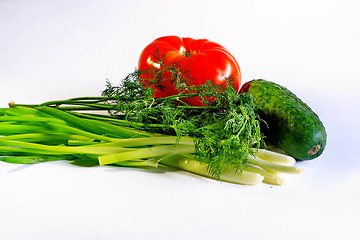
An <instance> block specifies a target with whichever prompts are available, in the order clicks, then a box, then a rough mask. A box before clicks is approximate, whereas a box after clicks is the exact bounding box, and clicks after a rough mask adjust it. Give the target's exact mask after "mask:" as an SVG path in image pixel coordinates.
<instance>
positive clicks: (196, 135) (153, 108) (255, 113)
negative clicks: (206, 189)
mask: <svg viewBox="0 0 360 240" xmlns="http://www.w3.org/2000/svg"><path fill="white" fill-rule="evenodd" d="M214 59H215V60H214ZM207 61H209V62H207ZM264 81H265V80H264ZM265 82H266V84H274V83H271V82H268V81H265ZM240 85H241V77H240V68H239V66H238V63H237V62H236V60H235V58H234V57H233V56H232V55H231V54H230V53H229V52H228V51H227V50H226V49H225V48H223V47H222V46H220V45H218V44H216V43H213V42H210V41H208V40H193V39H189V38H184V39H181V38H178V37H174V36H169V37H163V38H160V39H157V40H155V41H154V42H153V43H151V44H150V45H149V46H147V47H146V48H145V49H144V51H143V53H142V54H141V56H140V60H139V68H138V69H137V70H136V71H134V72H133V73H131V74H129V75H128V76H127V77H126V78H124V79H123V80H122V81H121V82H120V84H119V85H113V84H111V83H110V82H107V85H106V89H105V90H104V91H103V92H102V95H101V96H96V97H78V98H72V99H66V100H56V101H49V102H45V103H42V104H34V105H26V104H15V103H10V104H9V106H10V108H1V109H0V160H1V161H4V162H8V163H17V164H33V163H40V162H47V161H57V160H68V161H69V162H71V163H73V164H75V165H79V166H96V165H111V166H121V167H135V168H162V169H164V170H166V169H179V170H185V171H188V172H192V173H195V174H198V175H201V176H205V177H209V178H213V179H216V180H221V181H226V182H231V183H238V184H246V185H256V184H259V183H261V182H265V183H268V184H273V185H281V184H283V183H284V179H283V178H282V177H281V175H280V174H281V173H300V172H301V171H302V169H300V168H298V167H296V166H295V163H296V160H297V159H298V158H296V157H294V156H290V155H291V154H290V155H289V154H288V155H286V154H284V153H283V152H287V149H286V148H293V147H292V146H291V143H288V142H289V141H288V140H287V143H288V145H286V146H285V147H283V148H282V151H283V152H282V153H279V152H274V151H270V150H269V149H268V142H269V141H267V140H268V136H266V135H264V134H265V133H267V132H269V131H270V132H271V130H272V126H271V125H266V124H265V126H266V127H267V128H268V129H267V130H268V131H264V126H263V124H262V123H263V122H266V121H264V117H265V118H266V114H268V113H267V112H266V114H263V113H264V111H261V110H263V109H262V108H261V105H262V103H261V102H259V100H258V99H259V98H261V94H258V95H256V94H254V93H252V92H251V91H250V89H251V88H249V86H248V84H245V85H244V86H246V88H244V87H243V88H242V91H239V90H240ZM277 94H278V93H277ZM254 95H256V96H254ZM287 97H288V98H296V96H295V95H291V96H290V97H289V96H287ZM279 99H280V98H279ZM273 101H276V96H275V97H274V98H273ZM281 101H283V99H282V98H281ZM296 102H297V101H296ZM292 107H295V108H296V106H295V104H294V105H293V106H292ZM308 113H311V114H314V113H313V112H311V110H309V109H307V110H306V112H301V113H297V114H298V115H299V116H308ZM268 115H271V114H268ZM283 115H284V114H283ZM312 116H315V115H312ZM282 117H286V116H282ZM288 117H289V119H290V118H291V116H288ZM269 119H270V120H271V118H267V121H269V122H270V120H269ZM304 119H312V118H311V117H306V118H305V117H304ZM316 121H318V122H320V120H319V119H316ZM320 123H321V122H320ZM296 124H299V127H298V128H301V127H302V126H301V122H296ZM313 126H315V125H314V124H313ZM316 126H317V125H316ZM321 126H322V125H321ZM319 131H321V132H323V133H324V134H323V135H322V136H323V138H322V140H323V141H322V142H321V146H320V145H319V144H318V145H316V149H315V150H316V156H318V155H320V154H321V152H322V150H323V148H324V147H325V142H326V133H325V129H322V128H321V129H320V130H319ZM274 134H275V135H276V133H272V135H274ZM291 134H293V133H292V132H289V133H288V135H291ZM308 135H309V136H310V135H311V134H310V133H309V134H308ZM287 137H288V136H287ZM271 144H275V145H278V144H276V142H272V143H271ZM294 144H295V145H297V144H298V143H297V142H294ZM305 145H306V144H305ZM304 147H307V145H306V146H304ZM298 148H299V147H298V146H297V148H296V150H297V149H298ZM300 148H301V147H300ZM310 153H313V152H311V151H310ZM313 155H314V154H313Z"/></svg>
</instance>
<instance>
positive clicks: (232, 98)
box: [102, 68, 262, 178]
mask: <svg viewBox="0 0 360 240" xmlns="http://www.w3.org/2000/svg"><path fill="white" fill-rule="evenodd" d="M175 69H176V68H175ZM167 71H169V69H167ZM141 74H142V73H141V72H138V71H135V72H134V73H131V74H129V75H128V76H127V77H126V78H125V79H123V81H121V83H120V84H119V85H112V84H111V83H110V82H107V85H106V89H105V90H104V91H103V94H102V95H103V96H104V97H106V98H107V99H108V102H107V103H108V104H110V105H112V106H114V108H112V109H111V111H110V113H111V115H112V116H113V117H116V118H118V119H123V120H125V121H129V122H133V123H140V125H137V126H138V127H139V128H141V129H142V130H146V131H152V132H158V133H166V134H172V135H176V136H177V137H178V139H180V138H181V137H185V136H190V137H193V138H194V143H195V156H196V160H198V161H201V162H204V163H207V164H208V166H209V169H208V170H209V172H210V173H211V174H212V175H213V176H214V177H215V178H218V177H219V176H220V175H221V173H222V171H223V170H224V169H225V168H226V167H233V168H234V169H236V171H238V172H241V171H242V170H243V169H244V167H245V166H246V161H247V159H248V155H249V154H251V152H252V151H251V149H252V148H253V147H256V148H258V147H260V144H261V140H262V136H261V133H260V125H259V118H258V116H257V115H256V113H255V103H254V100H253V97H252V96H251V95H250V94H248V93H238V92H236V90H235V89H234V88H233V87H231V84H227V85H226V86H216V85H214V84H213V83H212V82H211V81H207V82H206V84H204V85H202V86H188V85H187V84H186V82H187V81H186V79H183V80H182V76H181V75H180V76H179V74H178V72H177V71H173V72H172V76H173V78H174V79H175V80H176V84H177V85H176V86H177V88H178V89H179V92H180V93H179V94H177V95H173V96H168V97H166V98H154V97H153V92H152V88H151V87H147V86H144V85H143V84H142V82H141V81H142V79H141V78H140V76H141ZM229 81H230V80H229ZM194 96H196V97H199V98H200V99H201V100H202V102H203V103H204V106H189V105H187V104H186V103H185V102H184V101H183V100H184V99H186V98H191V97H194Z"/></svg>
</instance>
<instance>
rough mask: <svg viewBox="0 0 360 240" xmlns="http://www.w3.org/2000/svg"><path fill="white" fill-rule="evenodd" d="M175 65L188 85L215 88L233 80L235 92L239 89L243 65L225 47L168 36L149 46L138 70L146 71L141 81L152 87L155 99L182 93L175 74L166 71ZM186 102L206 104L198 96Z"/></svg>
mask: <svg viewBox="0 0 360 240" xmlns="http://www.w3.org/2000/svg"><path fill="white" fill-rule="evenodd" d="M174 65H175V66H177V67H178V70H179V71H180V73H181V76H182V77H183V78H184V79H186V84H187V85H188V86H201V85H203V84H205V83H206V81H208V80H209V81H212V82H213V83H214V84H215V85H224V84H229V80H231V82H230V84H231V85H232V86H233V87H234V89H235V90H236V91H239V90H240V86H241V72H240V66H239V64H238V63H237V61H236V59H235V58H234V56H233V55H231V53H230V52H229V51H228V50H227V49H226V48H224V47H223V46H221V45H220V44H218V43H215V42H212V41H209V40H207V39H193V38H180V37H177V36H165V37H160V38H158V39H156V40H154V41H153V42H151V43H150V44H149V45H148V46H146V47H145V49H144V50H143V51H142V53H141V55H140V58H139V63H138V70H139V71H142V72H143V74H141V75H140V79H141V81H142V83H143V84H144V86H145V87H151V88H153V90H154V97H155V98H163V97H167V96H171V95H176V94H178V93H179V90H178V89H177V88H176V83H175V81H174V79H173V78H172V76H173V75H172V74H173V73H172V72H171V71H170V70H169V71H167V70H166V67H170V66H174ZM161 70H164V71H162V72H161V76H158V75H156V73H158V72H159V71H161ZM154 75H156V76H154ZM154 80H155V81H156V82H155V83H154V82H153V81H154ZM183 101H184V102H186V103H187V104H189V105H192V106H201V105H203V103H202V101H201V100H200V98H199V97H192V98H187V99H184V100H183Z"/></svg>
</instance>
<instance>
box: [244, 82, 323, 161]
mask: <svg viewBox="0 0 360 240" xmlns="http://www.w3.org/2000/svg"><path fill="white" fill-rule="evenodd" d="M241 92H248V93H250V94H251V95H252V96H253V97H254V99H255V104H256V107H257V112H258V114H259V116H260V118H261V119H263V120H264V121H265V124H263V126H262V131H263V134H264V135H265V137H266V139H265V141H268V142H270V143H271V144H274V145H275V146H277V147H279V148H280V149H281V150H283V151H284V152H285V153H286V154H288V155H290V156H292V157H294V158H296V159H298V160H310V159H314V158H316V157H318V156H320V155H321V153H322V152H323V150H324V148H325V145H326V138H327V134H326V130H325V127H324V125H323V123H322V122H321V121H320V118H319V117H318V115H317V114H316V113H315V112H313V111H312V109H311V108H310V107H309V106H308V105H307V104H306V103H304V102H303V101H301V100H300V99H299V98H298V97H297V96H296V95H295V94H294V93H292V92H291V91H290V90H288V89H287V88H285V87H283V86H280V85H279V84H276V83H274V82H271V81H267V80H264V79H255V80H252V81H249V82H247V83H245V84H244V85H243V86H242V88H241Z"/></svg>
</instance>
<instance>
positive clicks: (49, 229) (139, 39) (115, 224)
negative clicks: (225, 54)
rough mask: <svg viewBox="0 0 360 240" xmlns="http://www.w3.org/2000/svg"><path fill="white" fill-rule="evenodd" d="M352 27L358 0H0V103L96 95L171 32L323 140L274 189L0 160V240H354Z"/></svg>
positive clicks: (358, 180)
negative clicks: (221, 55)
mask: <svg viewBox="0 0 360 240" xmlns="http://www.w3.org/2000/svg"><path fill="white" fill-rule="evenodd" d="M359 29H360V7H359V2H358V1H357V0H338V1H335V0H332V1H331V0H329V1H325V0H303V1H285V0H275V1H266V0H253V1H243V0H238V1H235V0H232V1H227V0H222V1H212V0H206V1H196V0H191V1H190V0H182V1H165V0H163V1H161V0H151V1H140V0H131V1H125V0H123V1H115V0H114V1H109V0H99V1H94V0H88V1H85V0H83V1H80V0H73V1H70V0H69V1H65V0H62V1H61V0H47V1H45V0H27V1H25V0H0V107H6V106H7V103H8V102H10V101H15V102H18V103H40V102H43V101H46V100H53V99H63V98H68V97H76V96H85V95H86V96H89V95H90V96H92V95H99V94H100V93H101V91H102V90H103V89H104V86H105V82H106V80H107V79H108V80H110V81H111V82H113V83H116V82H117V81H119V80H120V79H121V78H123V77H125V75H126V74H127V73H130V72H132V71H133V70H134V69H135V68H136V66H137V59H138V57H139V54H140V52H141V50H142V49H143V48H144V47H145V46H146V45H147V44H148V43H150V42H151V41H152V40H154V39H155V38H157V37H160V36H164V35H178V36H182V37H185V36H186V37H193V38H208V39H210V40H213V41H216V42H218V43H220V44H222V45H224V46H225V47H226V48H228V49H229V50H230V52H232V53H233V55H234V56H235V57H236V58H237V60H238V62H239V63H240V66H241V69H242V76H243V81H244V82H246V81H248V80H251V79H254V78H265V79H268V80H272V81H275V82H277V83H280V84H282V85H284V86H286V87H287V88H289V89H290V90H292V91H293V92H294V93H296V94H297V95H298V96H299V97H300V98H302V99H303V100H304V101H305V102H307V103H308V104H309V105H310V106H311V107H312V108H313V110H314V111H315V112H317V113H318V115H319V116H320V118H321V119H322V121H323V123H324V124H325V126H326V128H327V132H328V144H327V148H326V150H325V152H324V153H323V155H322V156H320V157H319V158H317V159H316V160H313V161H308V162H302V163H298V165H299V166H301V167H302V168H304V173H303V174H301V175H296V176H289V175H288V176H285V178H286V179H287V184H286V185H285V186H281V187H275V186H269V185H266V184H262V185H260V186H255V187H249V186H239V185H233V184H227V183H221V182H216V181H213V180H209V179H204V178H200V177H195V176H193V175H190V174H186V173H175V172H173V173H153V172H146V171H142V170H138V169H124V168H111V167H95V168H82V167H75V166H72V165H70V164H68V163H66V162H58V163H46V164H39V165H33V166H19V165H11V164H6V163H0V239H6V240H12V239H16V240H18V239H41V240H42V239H159V240H161V239H295V240H296V239H299V240H300V239H340V238H341V239H359V236H360V234H359V232H358V228H359V227H358V226H359V224H358V216H359V214H360V191H359V189H360V187H359V185H360V174H359V170H360V164H359V161H360V160H359V158H358V155H355V154H356V153H357V152H358V148H359V140H358V137H359V133H360V131H359V124H358V121H359V116H360V115H359V106H358V105H359V93H358V86H359V84H358V81H359V79H360V71H359V69H360V61H359V56H360V47H359V42H360V30H359Z"/></svg>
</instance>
